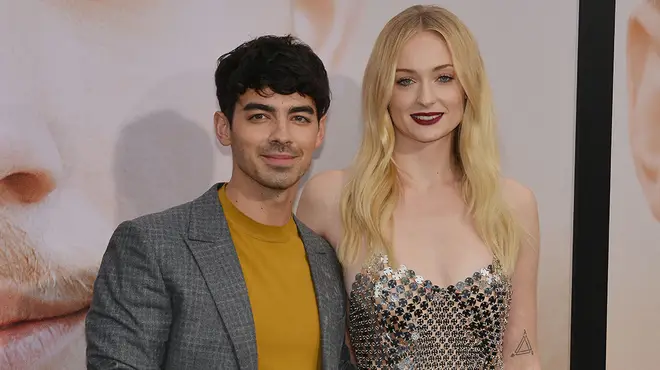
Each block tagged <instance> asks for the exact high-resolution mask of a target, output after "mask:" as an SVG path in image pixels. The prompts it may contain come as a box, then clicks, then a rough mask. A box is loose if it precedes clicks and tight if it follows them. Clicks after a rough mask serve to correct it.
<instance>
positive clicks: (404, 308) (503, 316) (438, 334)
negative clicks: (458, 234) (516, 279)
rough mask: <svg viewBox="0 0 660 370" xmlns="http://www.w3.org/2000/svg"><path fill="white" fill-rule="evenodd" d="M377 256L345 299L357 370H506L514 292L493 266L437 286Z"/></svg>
mask: <svg viewBox="0 0 660 370" xmlns="http://www.w3.org/2000/svg"><path fill="white" fill-rule="evenodd" d="M376 257H377V258H376V259H375V263H371V264H368V265H367V266H365V268H364V269H363V270H362V272H360V273H359V274H358V276H357V277H356V280H355V282H354V283H353V287H352V289H351V294H350V312H349V333H350V338H351V345H352V347H353V350H354V351H355V355H356V359H357V362H358V367H359V368H360V369H415V370H422V369H458V370H462V369H465V370H467V369H470V370H472V369H475V370H476V369H479V370H481V369H496V370H500V369H502V368H503V359H502V340H503V334H504V328H505V327H506V324H507V320H508V314H509V305H510V302H511V294H512V293H511V284H510V280H509V279H508V277H506V275H504V274H503V273H502V271H501V267H500V265H499V263H498V262H497V261H495V262H494V263H493V264H492V265H490V266H488V267H487V268H484V269H481V270H480V271H478V272H475V273H474V274H473V275H472V276H471V277H469V278H467V279H465V280H463V281H461V282H458V283H456V284H455V285H453V286H448V287H445V288H441V287H438V286H436V285H434V284H432V283H431V281H429V280H426V279H424V278H423V277H421V276H419V275H417V274H415V272H414V271H412V270H409V269H407V268H406V267H405V266H401V267H400V268H399V269H397V270H396V271H394V270H393V269H392V267H391V266H389V263H388V258H387V256H384V255H383V256H376Z"/></svg>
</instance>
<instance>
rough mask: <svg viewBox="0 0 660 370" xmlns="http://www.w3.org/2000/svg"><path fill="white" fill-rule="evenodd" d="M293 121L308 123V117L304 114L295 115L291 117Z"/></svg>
mask: <svg viewBox="0 0 660 370" xmlns="http://www.w3.org/2000/svg"><path fill="white" fill-rule="evenodd" d="M293 120H294V121H297V122H301V123H310V122H311V121H310V119H309V118H307V117H305V116H295V117H293Z"/></svg>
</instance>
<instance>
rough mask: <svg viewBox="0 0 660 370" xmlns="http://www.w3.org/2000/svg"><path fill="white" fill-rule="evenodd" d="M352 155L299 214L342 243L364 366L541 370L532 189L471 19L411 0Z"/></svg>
mask: <svg viewBox="0 0 660 370" xmlns="http://www.w3.org/2000/svg"><path fill="white" fill-rule="evenodd" d="M362 108H363V120H364V137H363V139H362V144H361V146H360V148H359V152H358V155H357V158H356V159H355V162H354V164H353V166H352V167H351V168H350V169H348V170H344V171H331V172H325V173H321V174H319V175H317V176H315V177H313V178H312V179H311V180H310V181H309V182H308V184H307V185H306V186H305V189H304V191H303V194H302V195H301V199H300V202H299V206H298V211H297V214H298V217H299V218H300V219H301V220H302V221H303V222H304V223H306V224H307V225H308V226H310V227H311V228H312V229H314V230H315V231H316V232H317V233H319V234H321V235H322V236H323V237H325V238H326V239H327V240H328V241H329V242H330V243H331V244H332V245H333V246H334V247H335V248H336V250H337V255H338V256H339V259H340V261H341V262H342V265H343V267H344V274H345V280H346V288H347V290H348V291H349V300H350V305H349V313H348V321H349V322H348V334H349V337H350V343H351V347H352V352H353V355H354V360H355V361H356V362H357V364H358V366H359V367H360V368H364V369H413V368H414V369H502V368H503V367H505V368H506V369H507V370H511V369H525V370H528V369H538V368H539V367H540V365H539V357H538V353H537V351H536V342H537V340H536V336H537V335H536V310H537V308H536V284H537V265H538V252H539V251H538V249H539V230H538V229H539V226H538V213H537V206H536V201H535V198H534V195H533V194H532V192H531V191H529V190H528V189H527V188H525V187H523V186H522V185H520V184H518V183H517V182H515V181H514V180H510V179H504V178H502V177H501V174H500V166H499V158H498V150H497V143H496V136H497V135H496V127H495V119H494V109H493V102H492V98H491V92H490V89H489V86H488V82H487V79H486V74H485V72H484V66H483V62H482V60H481V57H480V54H479V51H478V48H477V44H476V42H475V40H474V38H473V36H472V35H471V34H470V32H469V30H468V29H467V28H466V26H465V25H464V24H463V23H462V22H461V21H460V20H459V19H458V18H457V17H456V16H455V15H453V14H452V13H450V12H449V11H447V10H445V9H443V8H440V7H437V6H420V5H417V6H413V7H411V8H408V9H406V10H404V11H403V12H401V13H400V14H398V15H397V16H395V17H394V18H392V19H391V20H390V21H389V22H388V23H387V25H386V26H385V28H384V29H383V30H382V31H381V33H380V35H379V36H378V39H377V40H376V44H375V46H374V48H373V51H372V53H371V57H370V59H369V62H368V64H367V67H366V71H365V75H364V80H363V91H362Z"/></svg>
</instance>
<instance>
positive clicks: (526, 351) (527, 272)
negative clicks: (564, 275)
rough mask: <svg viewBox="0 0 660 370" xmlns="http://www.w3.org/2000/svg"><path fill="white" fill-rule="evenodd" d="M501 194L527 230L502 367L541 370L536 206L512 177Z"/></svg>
mask: <svg viewBox="0 0 660 370" xmlns="http://www.w3.org/2000/svg"><path fill="white" fill-rule="evenodd" d="M504 196H505V199H506V200H507V201H508V203H509V205H510V206H511V207H512V209H513V211H514V216H515V217H516V218H517V219H518V220H519V222H521V226H522V227H523V228H524V231H525V233H526V234H525V235H524V236H523V239H522V243H521V246H520V251H519V252H518V261H517V263H516V267H515V270H514V273H513V276H512V285H513V297H512V301H511V310H510V312H509V322H508V325H507V328H506V331H505V333H504V365H505V366H504V367H505V368H506V369H507V370H518V369H519V370H540V369H541V358H540V356H539V352H538V339H537V281H538V264H539V248H540V231H539V216H538V206H537V203H536V198H535V197H534V194H533V193H532V191H531V190H529V189H527V188H525V187H524V186H522V185H520V184H518V183H516V182H515V181H512V180H507V181H506V182H505V186H504Z"/></svg>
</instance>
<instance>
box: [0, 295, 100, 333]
mask: <svg viewBox="0 0 660 370" xmlns="http://www.w3.org/2000/svg"><path fill="white" fill-rule="evenodd" d="M1 285H2V284H0V308H1V309H0V331H1V330H3V328H5V327H7V326H9V325H12V324H15V323H18V322H23V321H34V320H41V319H46V318H52V317H58V316H64V315H67V314H70V313H73V312H76V311H79V310H81V309H83V308H85V307H88V306H89V304H90V301H91V296H90V297H87V298H86V299H70V298H68V299H67V298H66V297H61V298H60V297H55V298H54V299H48V298H43V297H39V296H37V295H28V294H25V293H21V292H20V290H19V289H10V288H8V287H4V288H2V287H1Z"/></svg>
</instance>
